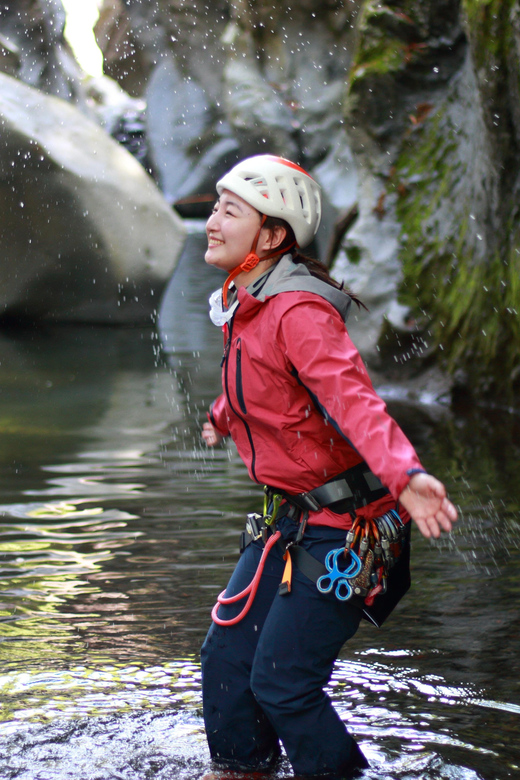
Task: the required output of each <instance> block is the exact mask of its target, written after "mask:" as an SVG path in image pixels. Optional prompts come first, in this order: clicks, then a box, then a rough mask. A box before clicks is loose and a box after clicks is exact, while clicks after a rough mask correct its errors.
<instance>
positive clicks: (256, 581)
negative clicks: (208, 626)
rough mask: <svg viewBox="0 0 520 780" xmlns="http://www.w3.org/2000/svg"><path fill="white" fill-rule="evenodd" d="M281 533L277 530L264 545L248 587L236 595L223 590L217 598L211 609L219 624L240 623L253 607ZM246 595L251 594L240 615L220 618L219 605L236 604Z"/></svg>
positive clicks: (214, 618)
mask: <svg viewBox="0 0 520 780" xmlns="http://www.w3.org/2000/svg"><path fill="white" fill-rule="evenodd" d="M280 536H281V533H280V531H276V533H275V534H273V535H272V536H271V537H270V538H269V539H268V541H267V542H266V545H265V547H264V551H263V552H262V557H261V558H260V561H259V563H258V566H257V569H256V572H255V576H254V577H253V579H252V580H251V582H250V583H249V585H248V586H247V588H244V590H242V591H241V592H240V593H237V594H236V596H229V598H228V597H226V596H225V593H226V591H225V590H223V591H222V593H221V594H220V595H219V596H218V598H217V603H216V604H215V606H214V607H213V609H212V611H211V617H212V619H213V621H214V622H215V623H217V625H219V626H234V625H235V624H236V623H240V621H241V620H242V619H243V618H245V616H246V615H247V613H248V612H249V610H250V609H251V605H252V603H253V601H254V600H255V596H256V591H257V590H258V586H259V585H260V579H261V577H262V572H263V571H264V566H265V561H266V558H267V556H268V555H269V551H270V550H271V548H272V547H273V546H274V545H275V544H276V542H277V541H278V539H279V538H280ZM246 596H249V598H248V599H247V601H246V603H245V604H244V608H243V609H242V611H241V612H239V613H238V615H237V616H236V617H234V618H230V619H229V620H224V619H223V618H219V616H218V614H217V613H218V608H219V606H220V605H221V604H222V605H225V604H234V603H235V602H236V601H240V599H243V598H245V597H246Z"/></svg>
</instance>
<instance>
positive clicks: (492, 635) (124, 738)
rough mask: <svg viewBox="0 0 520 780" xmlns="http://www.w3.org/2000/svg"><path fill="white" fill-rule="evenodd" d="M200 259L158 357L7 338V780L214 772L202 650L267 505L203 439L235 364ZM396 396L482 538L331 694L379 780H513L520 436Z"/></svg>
mask: <svg viewBox="0 0 520 780" xmlns="http://www.w3.org/2000/svg"><path fill="white" fill-rule="evenodd" d="M203 245H204V241H203V238H201V237H200V236H197V235H192V236H191V237H190V240H189V242H188V245H187V249H186V252H185V254H184V255H183V258H182V259H181V262H180V264H179V267H178V269H177V272H176V274H175V277H174V279H173V280H172V283H171V285H170V287H169V289H168V291H167V294H166V296H165V298H164V302H163V305H162V308H161V312H160V319H159V322H160V334H161V340H159V339H158V338H157V336H156V334H155V333H154V332H153V331H152V330H151V329H150V330H146V329H145V330H114V331H113V330H111V329H101V328H82V327H76V328H71V327H67V328H66V329H61V328H51V329H47V330H43V331H42V330H38V331H37V332H35V331H26V332H25V333H16V334H4V335H3V336H1V337H0V361H1V363H2V374H1V375H0V426H1V431H2V437H1V439H0V442H1V443H0V464H1V467H2V468H1V472H0V487H1V490H2V493H1V499H0V500H1V502H2V503H1V505H0V516H1V518H2V525H1V528H0V579H1V585H2V605H1V607H0V638H1V640H2V641H1V642H0V690H1V691H2V716H1V721H0V732H1V733H2V735H3V750H2V751H1V753H0V769H1V772H0V774H1V776H2V777H6V778H11V777H12V778H14V777H16V778H23V780H29V778H30V780H38V778H41V779H42V780H63V779H64V778H68V777H69V776H70V777H74V778H75V780H81V778H85V779H86V778H89V780H94V779H95V778H104V780H106V778H111V777H116V778H119V777H121V778H125V780H134V778H135V780H137V779H138V778H139V780H141V779H142V778H143V777H152V776H153V777H154V778H174V777H175V778H194V777H197V776H198V775H202V774H204V771H207V769H208V766H209V758H208V755H207V751H206V746H205V741H204V736H203V729H202V722H201V717H200V680H199V666H198V649H199V646H200V643H201V641H202V639H203V637H204V634H205V632H206V629H207V626H208V622H209V612H210V608H211V606H212V604H213V602H214V599H215V597H216V594H217V593H218V592H219V591H220V590H221V589H222V587H223V586H224V585H225V582H226V579H227V577H228V575H229V572H230V571H231V569H232V568H233V565H234V562H235V560H236V556H237V538H238V532H239V530H241V527H242V523H243V517H244V515H245V513H246V512H247V511H251V510H253V509H257V508H258V507H259V498H260V491H259V490H258V489H256V488H255V487H254V486H253V485H252V484H251V483H250V482H249V479H248V477H247V474H246V473H245V469H244V468H243V466H242V464H241V463H240V461H239V459H238V457H237V455H236V452H235V450H234V448H233V446H232V445H225V446H222V447H220V448H218V449H217V450H215V451H211V452H207V451H206V450H205V449H204V448H203V447H202V446H201V445H200V443H199V431H200V426H201V423H202V420H203V419H204V413H205V409H206V407H207V405H208V403H209V401H210V400H211V399H212V398H213V397H214V396H215V395H216V393H217V392H218V388H219V376H218V362H219V359H220V354H221V349H222V344H221V334H220V332H219V331H218V329H217V328H214V326H212V325H211V323H210V322H209V320H208V318H207V315H206V311H207V303H206V301H207V297H208V295H209V293H210V292H211V291H212V290H213V289H214V288H215V287H216V286H217V285H218V283H219V282H220V281H221V279H220V277H219V276H218V272H214V271H207V270H206V268H205V266H204V264H203V261H202V254H203ZM383 392H384V393H385V394H386V396H387V398H388V401H389V403H390V405H391V407H392V411H393V412H394V414H395V415H396V416H397V417H398V419H399V421H400V422H401V424H402V425H403V427H404V428H405V429H406V431H407V433H408V434H409V436H410V437H411V438H412V439H413V440H414V442H415V443H416V444H417V446H418V448H419V450H420V453H421V456H422V457H423V459H424V461H425V463H426V465H427V466H428V467H430V468H431V469H432V471H434V472H435V473H437V474H439V476H440V477H441V478H442V479H443V480H445V481H446V482H447V483H448V484H449V487H450V490H451V493H452V495H453V497H454V499H455V500H456V502H457V503H459V504H460V505H461V507H462V515H463V519H462V521H461V523H460V526H459V527H458V528H457V530H456V532H455V533H454V535H453V537H452V538H450V539H447V540H444V541H442V542H440V543H431V542H427V541H426V540H424V539H422V538H418V536H417V535H416V536H415V539H414V555H413V577H414V588H413V589H412V591H411V593H410V594H409V596H408V597H407V598H406V600H405V601H404V603H403V604H402V605H400V606H399V608H398V614H397V615H396V617H395V618H394V619H393V620H391V621H390V622H389V623H388V625H385V627H384V628H383V629H382V630H381V631H376V630H374V629H373V628H371V627H369V626H363V627H362V629H361V630H360V632H359V633H358V635H357V636H356V637H355V638H354V640H353V641H352V642H350V643H349V644H348V646H347V647H346V648H345V650H344V652H343V654H342V657H341V659H340V661H339V662H338V664H337V667H336V669H335V673H334V676H333V679H332V680H331V684H330V692H331V695H332V696H333V698H334V701H335V702H336V704H337V706H338V707H339V709H340V712H341V713H342V716H343V717H344V718H345V719H346V720H348V722H349V724H350V727H351V728H352V730H353V731H354V733H355V734H356V735H357V736H358V738H359V739H360V741H361V743H362V746H363V748H364V750H365V751H366V752H367V754H368V755H369V757H370V759H371V762H372V765H373V766H372V768H371V769H370V770H369V772H368V773H367V774H366V778H370V779H371V780H372V779H373V780H375V778H378V780H380V779H381V778H389V779H391V780H405V778H406V780H408V779H410V778H417V780H419V778H460V779H463V780H475V779H476V778H483V780H488V779H489V780H502V778H509V777H513V776H514V775H515V772H516V773H518V766H519V764H520V757H519V751H518V748H517V739H516V733H517V728H518V715H519V714H520V691H519V683H518V680H519V678H520V661H519V660H518V658H519V652H518V651H519V644H520V643H519V637H520V625H519V612H518V595H519V588H520V553H519V518H520V511H519V507H520V479H519V476H520V475H519V473H518V470H519V458H518V454H519V452H518V449H519V446H520V445H519V444H518V442H519V441H520V436H519V433H520V431H519V430H518V427H519V418H518V417H517V416H515V415H513V414H510V413H505V412H499V411H496V410H495V411H493V410H487V411H486V410H482V409H458V410H457V411H456V413H453V412H452V411H450V410H449V409H448V408H447V407H443V406H440V405H438V404H435V403H433V399H431V398H428V397H423V398H419V399H417V398H416V399H415V400H411V397H410V394H409V393H408V390H407V388H402V387H396V386H391V387H386V388H383ZM108 746H109V749H108ZM288 774H289V770H288V767H287V765H286V764H283V765H282V766H281V768H280V769H279V771H278V773H277V776H278V777H286V776H287V775H288Z"/></svg>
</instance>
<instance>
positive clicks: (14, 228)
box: [0, 74, 186, 323]
mask: <svg viewBox="0 0 520 780" xmlns="http://www.w3.org/2000/svg"><path fill="white" fill-rule="evenodd" d="M0 123H1V127H2V153H1V155H0V201H1V207H0V252H1V257H2V262H1V264H0V279H1V283H0V314H1V316H2V317H3V318H4V319H5V318H8V319H36V318H47V319H54V320H75V321H86V322H111V323H121V322H137V321H148V322H150V318H151V316H152V313H153V311H154V310H155V308H156V307H157V306H158V300H159V298H160V295H161V292H162V290H163V288H164V286H165V284H166V282H167V280H168V279H169V277H170V275H171V273H172V271H173V268H174V266H175V262H176V259H177V257H178V254H179V252H180V250H181V248H182V244H183V241H184V236H185V232H186V231H185V228H184V225H183V223H182V221H181V219H180V218H179V217H178V216H176V215H175V213H174V212H173V211H172V210H171V209H170V208H169V207H168V205H167V203H166V201H165V200H164V198H163V197H162V195H161V194H160V192H159V191H158V189H157V188H156V186H155V184H154V182H153V181H152V179H151V178H150V177H149V175H148V174H147V173H146V172H145V171H144V169H143V167H142V166H141V165H140V164H139V163H138V162H137V161H136V160H135V159H134V158H133V157H132V156H131V155H130V154H129V153H128V152H126V151H125V150H124V149H123V148H122V147H121V146H120V145H119V144H117V143H116V142H115V141H114V140H112V139H111V138H110V137H109V136H108V135H107V133H106V132H105V131H104V130H103V129H102V128H101V127H99V126H98V125H97V124H96V123H94V122H92V121H91V120H89V119H87V118H85V117H84V115H83V114H82V113H81V112H80V111H79V110H78V109H76V108H75V107H74V106H72V105H70V104H68V103H66V102H64V101H63V100H59V99H57V98H54V97H52V96H48V95H45V94H44V93H43V92H41V91H38V90H35V89H32V88H31V87H28V86H26V85H25V84H22V83H21V82H20V81H18V80H16V79H13V78H11V77H9V76H7V75H5V74H0Z"/></svg>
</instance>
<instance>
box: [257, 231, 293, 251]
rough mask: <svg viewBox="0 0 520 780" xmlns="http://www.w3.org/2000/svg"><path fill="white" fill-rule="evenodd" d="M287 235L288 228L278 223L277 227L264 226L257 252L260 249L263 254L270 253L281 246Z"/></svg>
mask: <svg viewBox="0 0 520 780" xmlns="http://www.w3.org/2000/svg"><path fill="white" fill-rule="evenodd" d="M286 235H287V230H286V229H285V228H284V227H283V226H282V225H276V227H274V228H272V229H269V228H262V231H261V233H260V239H259V241H258V247H257V252H258V251H260V252H262V254H268V253H270V252H272V251H273V250H275V249H276V248H277V247H279V246H280V244H281V243H282V242H283V240H284V239H285V236H286Z"/></svg>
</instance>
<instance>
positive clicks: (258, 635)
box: [202, 526, 368, 780]
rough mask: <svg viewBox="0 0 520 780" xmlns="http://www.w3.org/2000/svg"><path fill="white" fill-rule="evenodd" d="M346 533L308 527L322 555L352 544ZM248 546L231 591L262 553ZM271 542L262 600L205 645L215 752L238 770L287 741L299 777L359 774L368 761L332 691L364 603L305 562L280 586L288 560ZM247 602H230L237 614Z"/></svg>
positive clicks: (208, 719)
mask: <svg viewBox="0 0 520 780" xmlns="http://www.w3.org/2000/svg"><path fill="white" fill-rule="evenodd" d="M344 540H345V532H344V531H340V530H338V529H334V528H329V527H326V528H324V527H316V526H311V527H308V528H307V530H306V532H305V537H304V541H303V546H304V547H305V548H306V549H307V550H308V551H309V552H310V553H311V554H312V555H313V556H314V557H315V558H318V560H320V561H322V562H323V560H324V559H325V556H326V554H327V553H328V552H329V551H330V550H331V549H334V548H337V547H340V546H343V545H344ZM262 549H263V545H262V544H261V542H253V543H252V544H250V545H249V546H248V547H247V548H246V550H245V551H244V552H243V553H242V555H241V558H240V560H239V562H238V565H237V567H236V569H235V571H234V573H233V575H232V577H231V579H230V582H229V584H228V587H227V589H226V596H232V595H234V594H236V593H239V592H240V591H241V590H243V589H244V588H245V587H246V586H247V585H248V584H249V583H250V581H251V579H252V577H253V575H254V573H255V571H256V568H257V565H258V561H259V559H260V555H261V553H262ZM282 555H283V551H282V550H281V548H280V547H279V546H278V545H275V547H274V548H273V549H272V550H271V552H270V553H269V557H268V559H267V563H266V566H265V569H264V573H263V576H262V579H261V582H260V586H259V589H258V592H257V594H256V598H255V601H254V603H253V606H252V607H251V609H250V611H249V612H248V614H247V615H246V617H245V618H244V619H243V620H242V621H241V622H240V623H238V624H236V625H233V626H228V627H221V626H218V625H216V624H212V626H211V628H210V630H209V633H208V635H207V637H206V640H205V642H204V645H203V647H202V691H203V712H204V721H205V726H206V733H207V739H208V743H209V747H210V752H211V755H212V758H213V759H216V760H218V761H219V762H221V763H223V764H224V765H226V766H227V767H228V768H230V769H237V768H238V769H250V770H251V769H256V770H261V769H266V768H268V767H269V766H270V764H271V763H272V761H273V760H274V759H276V757H277V756H278V755H279V752H280V748H279V742H280V740H281V742H282V743H283V746H284V748H285V751H286V753H287V756H288V758H289V760H290V762H291V765H292V767H293V770H294V772H295V774H296V775H298V776H317V777H327V778H334V780H339V779H340V778H341V779H342V780H343V778H350V777H353V776H356V774H357V770H358V769H361V768H364V767H366V766H368V764H367V762H366V759H365V757H364V756H363V754H362V753H361V751H360V750H359V748H358V746H357V743H356V742H355V740H354V739H353V738H352V737H351V736H350V734H349V733H348V731H347V729H346V728H345V725H344V723H343V721H342V720H341V719H340V717H339V715H338V714H337V712H336V710H335V709H334V707H333V706H332V702H331V701H330V698H329V696H328V695H327V694H326V693H325V691H324V690H323V687H324V686H325V685H326V684H327V683H328V681H329V679H330V676H331V673H332V669H333V665H334V662H335V660H336V658H337V656H338V653H339V651H340V649H341V647H342V645H343V644H344V643H345V642H346V640H347V639H349V638H350V637H352V636H353V635H354V634H355V632H356V630H357V628H358V625H359V622H360V619H361V610H360V609H359V608H358V607H356V606H354V605H353V604H351V603H349V602H340V601H338V599H337V598H336V597H335V596H334V595H333V594H326V595H324V594H321V593H319V591H318V590H317V588H316V585H315V583H313V582H311V581H310V580H309V579H307V578H306V577H305V576H304V575H303V574H302V573H301V572H300V571H299V570H298V569H296V570H294V572H293V581H292V589H291V592H290V593H289V594H288V595H284V596H281V595H279V594H278V586H279V584H280V581H281V578H282V573H283V568H284V561H283V558H282ZM243 604H244V602H243V601H240V602H238V605H237V604H232V605H227V606H221V607H220V608H219V617H221V618H226V619H229V618H231V617H234V616H235V615H236V614H238V612H239V611H240V610H241V609H242V607H243Z"/></svg>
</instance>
